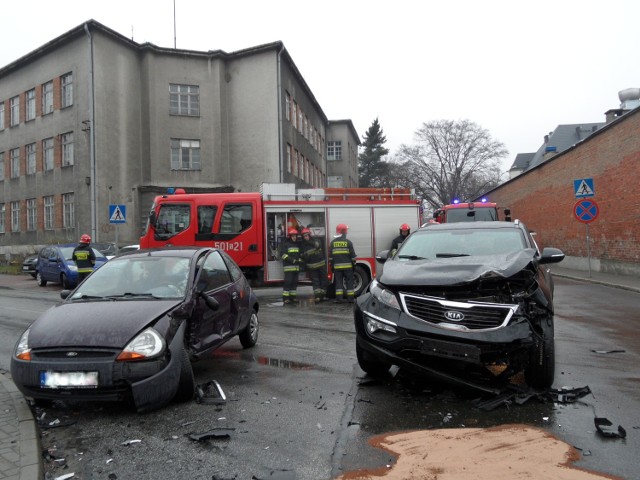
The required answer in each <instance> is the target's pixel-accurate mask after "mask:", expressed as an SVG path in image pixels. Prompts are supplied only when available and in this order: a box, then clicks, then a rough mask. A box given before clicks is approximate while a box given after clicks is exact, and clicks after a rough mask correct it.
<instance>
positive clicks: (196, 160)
mask: <svg viewBox="0 0 640 480" xmlns="http://www.w3.org/2000/svg"><path fill="white" fill-rule="evenodd" d="M171 170H200V140H182V139H179V138H172V139H171Z"/></svg>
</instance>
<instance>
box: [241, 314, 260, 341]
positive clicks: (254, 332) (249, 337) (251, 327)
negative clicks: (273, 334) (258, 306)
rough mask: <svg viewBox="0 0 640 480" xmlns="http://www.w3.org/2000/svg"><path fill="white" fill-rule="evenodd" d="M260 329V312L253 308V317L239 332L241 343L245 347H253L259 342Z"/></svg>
mask: <svg viewBox="0 0 640 480" xmlns="http://www.w3.org/2000/svg"><path fill="white" fill-rule="evenodd" d="M259 330H260V322H259V320H258V312H256V311H255V310H253V311H252V312H251V318H249V323H248V324H247V326H246V327H244V329H243V330H242V331H241V332H240V333H239V334H238V337H239V338H240V343H241V344H242V346H243V348H251V347H253V346H254V345H255V344H256V343H257V342H258V332H259Z"/></svg>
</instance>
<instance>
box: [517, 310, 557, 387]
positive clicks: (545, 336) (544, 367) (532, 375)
mask: <svg viewBox="0 0 640 480" xmlns="http://www.w3.org/2000/svg"><path fill="white" fill-rule="evenodd" d="M553 330H554V328H553V317H550V318H549V319H548V320H546V321H544V322H543V325H542V338H541V339H539V340H538V343H537V344H536V345H535V347H533V348H532V349H531V353H530V355H529V364H528V365H527V366H526V368H525V370H524V378H525V380H526V381H527V384H528V385H529V386H530V387H533V388H539V389H545V388H549V387H550V386H551V385H553V379H554V376H555V371H556V355H555V341H554V331H553Z"/></svg>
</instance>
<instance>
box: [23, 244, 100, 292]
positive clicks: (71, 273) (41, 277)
mask: <svg viewBox="0 0 640 480" xmlns="http://www.w3.org/2000/svg"><path fill="white" fill-rule="evenodd" d="M77 245H78V244H77V243H67V244H62V245H48V246H46V247H44V248H42V249H41V250H40V253H39V254H38V262H37V263H36V281H37V282H38V285H40V286H41V287H44V286H46V285H47V283H48V282H53V283H61V284H62V286H63V287H64V288H74V287H75V286H76V285H77V284H78V268H77V267H76V264H75V262H74V261H73V260H72V258H71V257H72V255H73V249H74V248H76V246H77ZM93 253H94V254H95V256H96V264H95V267H94V270H96V269H98V268H100V267H101V266H102V265H103V264H104V263H106V262H107V257H105V256H104V255H103V254H102V253H100V251H99V250H97V249H96V248H94V249H93Z"/></svg>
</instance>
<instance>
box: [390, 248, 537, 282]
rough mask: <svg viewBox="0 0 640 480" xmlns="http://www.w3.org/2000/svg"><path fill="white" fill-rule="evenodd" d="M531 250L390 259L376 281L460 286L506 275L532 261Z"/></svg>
mask: <svg viewBox="0 0 640 480" xmlns="http://www.w3.org/2000/svg"><path fill="white" fill-rule="evenodd" d="M535 254H536V251H535V249H533V248H528V249H526V250H520V251H518V252H515V253H510V254H507V255H483V256H474V257H453V258H441V259H440V258H439V259H436V260H411V261H398V260H393V261H390V262H386V263H385V264H384V267H383V270H382V275H380V277H379V278H378V280H379V281H380V282H381V283H383V284H385V285H389V286H394V285H398V286H399V285H416V286H422V285H461V284H465V283H470V282H474V281H476V280H479V279H487V278H496V277H501V278H509V277H511V276H513V275H515V274H516V273H518V272H520V271H521V270H523V269H524V268H525V267H527V265H528V264H529V263H531V262H532V261H533V258H534V256H535Z"/></svg>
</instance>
